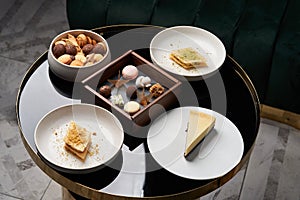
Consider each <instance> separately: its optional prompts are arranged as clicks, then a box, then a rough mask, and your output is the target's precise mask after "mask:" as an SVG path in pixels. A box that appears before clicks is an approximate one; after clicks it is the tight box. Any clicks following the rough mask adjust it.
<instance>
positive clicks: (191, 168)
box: [147, 107, 244, 180]
mask: <svg viewBox="0 0 300 200" xmlns="http://www.w3.org/2000/svg"><path fill="white" fill-rule="evenodd" d="M191 109H193V110H198V111H201V112H204V113H208V114H211V115H213V116H215V117H216V124H215V126H214V129H213V130H212V131H211V132H210V133H209V134H208V135H207V136H206V137H205V138H204V140H203V141H202V142H201V143H200V144H199V145H198V146H197V147H196V148H195V150H193V151H192V152H191V153H190V155H189V156H188V157H187V158H185V157H184V150H185V141H186V129H187V123H188V119H189V111H190V110H191ZM147 142H148V146H149V150H150V153H151V155H152V156H153V158H154V159H155V160H156V161H157V162H158V163H159V164H160V165H161V166H162V167H164V168H165V169H166V170H168V171H170V172H171V173H174V174H176V175H178V176H181V177H184V178H189V179H196V180H205V179H213V178H217V177H220V176H223V175H225V174H226V173H227V172H229V171H230V170H231V169H233V168H234V167H235V166H236V165H237V164H238V163H239V162H240V160H241V158H242V155H243V151H244V143H243V138H242V136H241V134H240V132H239V130H238V129H237V127H236V126H235V125H234V124H233V123H232V122H231V121H230V120H229V119H227V118H226V117H224V116H223V115H221V114H219V113H217V112H214V111H212V110H208V109H205V108H199V107H182V108H176V109H173V110H171V111H169V112H167V113H165V114H163V115H162V116H160V117H159V118H157V119H156V120H155V121H154V123H153V124H152V125H151V127H150V129H149V133H148V137H147Z"/></svg>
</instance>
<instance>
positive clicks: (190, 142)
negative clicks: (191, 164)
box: [184, 110, 216, 156]
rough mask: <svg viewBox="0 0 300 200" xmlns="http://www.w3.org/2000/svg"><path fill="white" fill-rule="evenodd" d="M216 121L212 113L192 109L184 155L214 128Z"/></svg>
mask: <svg viewBox="0 0 300 200" xmlns="http://www.w3.org/2000/svg"><path fill="white" fill-rule="evenodd" d="M215 121H216V118H215V117H214V116H212V115H209V114H206V113H203V112H199V111H195V110H190V115H189V122H188V130H187V135H186V145H185V151H184V156H187V155H188V154H189V153H190V152H191V151H192V150H193V149H194V148H195V147H196V146H197V144H198V143H199V142H200V141H201V140H202V139H203V138H204V137H205V136H206V135H207V134H208V133H209V132H210V130H212V129H213V127H214V125H215Z"/></svg>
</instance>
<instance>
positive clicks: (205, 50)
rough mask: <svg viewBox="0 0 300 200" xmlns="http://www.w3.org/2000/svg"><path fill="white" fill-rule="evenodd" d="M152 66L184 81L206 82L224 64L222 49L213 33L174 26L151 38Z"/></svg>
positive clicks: (223, 50)
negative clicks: (203, 79)
mask: <svg viewBox="0 0 300 200" xmlns="http://www.w3.org/2000/svg"><path fill="white" fill-rule="evenodd" d="M150 56H151V59H152V62H153V63H154V64H155V65H158V66H159V67H161V68H163V69H164V70H166V71H168V72H171V73H172V74H175V75H179V76H183V77H185V78H187V79H193V78H199V77H200V78H206V77H208V76H210V75H212V74H213V73H214V72H216V71H217V70H218V69H219V68H220V67H221V66H222V64H223V63H224V61H225V58H226V49H225V47H224V45H223V43H222V41H221V40H220V39H219V38H218V37H217V36H215V35H214V34H213V33H211V32H209V31H207V30H204V29H201V28H198V27H193V26H174V27H170V28H166V29H164V30H162V31H161V32H159V33H158V34H157V35H155V36H154V37H153V39H152V41H151V43H150Z"/></svg>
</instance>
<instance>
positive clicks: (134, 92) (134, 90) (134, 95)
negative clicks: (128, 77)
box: [126, 85, 137, 100]
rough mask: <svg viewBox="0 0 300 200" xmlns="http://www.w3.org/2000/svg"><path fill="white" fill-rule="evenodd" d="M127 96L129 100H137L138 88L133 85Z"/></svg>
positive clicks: (129, 88) (128, 89)
mask: <svg viewBox="0 0 300 200" xmlns="http://www.w3.org/2000/svg"><path fill="white" fill-rule="evenodd" d="M126 95H127V97H128V98H129V99H131V100H132V99H136V98H137V88H136V87H135V86H133V85H131V86H129V87H128V88H127V90H126Z"/></svg>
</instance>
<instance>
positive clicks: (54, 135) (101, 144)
mask: <svg viewBox="0 0 300 200" xmlns="http://www.w3.org/2000/svg"><path fill="white" fill-rule="evenodd" d="M72 120H74V121H75V122H76V123H77V124H78V125H80V126H82V127H83V128H86V129H87V130H88V131H90V132H91V133H92V135H91V139H92V140H91V146H90V148H89V151H90V153H88V155H87V157H86V160H85V161H84V162H83V161H81V160H80V159H78V158H77V157H75V156H74V155H73V154H71V153H69V152H67V151H66V150H65V149H64V141H63V138H64V136H65V134H66V130H67V125H68V124H69V122H70V121H72ZM123 140H124V133H123V128H122V125H121V123H120V122H119V120H118V119H117V118H116V117H115V116H114V115H113V114H111V113H110V112H108V111H107V110H105V109H103V108H100V107H98V106H94V105H89V104H70V105H65V106H62V107H59V108H56V109H54V110H52V111H50V112H49V113H47V114H46V115H45V116H44V117H43V118H42V119H41V120H40V121H39V123H38V125H37V126H36V128H35V133H34V141H35V144H36V147H37V150H38V152H39V154H40V155H41V156H42V158H44V159H45V160H46V161H47V162H48V163H49V164H50V165H51V166H52V167H54V168H55V169H57V170H59V171H62V172H67V173H89V172H92V171H95V170H97V169H99V168H100V167H102V166H103V164H107V162H109V161H110V160H111V159H113V158H114V156H115V155H116V154H117V153H118V152H119V150H120V149H121V147H122V144H123Z"/></svg>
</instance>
